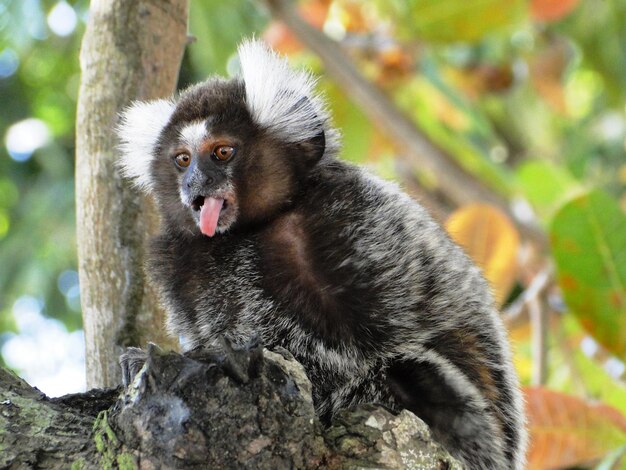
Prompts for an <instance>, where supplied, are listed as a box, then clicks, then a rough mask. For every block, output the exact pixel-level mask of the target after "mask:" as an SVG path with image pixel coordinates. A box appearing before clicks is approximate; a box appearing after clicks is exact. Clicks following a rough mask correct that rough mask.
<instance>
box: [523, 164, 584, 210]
mask: <svg viewBox="0 0 626 470" xmlns="http://www.w3.org/2000/svg"><path fill="white" fill-rule="evenodd" d="M516 175H517V179H518V182H519V185H520V187H521V189H522V191H523V192H524V196H526V198H527V199H528V201H529V202H530V203H531V204H532V205H533V207H534V208H535V209H536V210H537V212H538V213H539V215H540V216H542V217H543V218H546V217H548V216H550V215H552V214H553V213H554V211H555V209H556V208H557V207H558V206H559V205H560V204H561V203H562V202H563V201H564V200H565V199H566V198H568V196H571V195H572V192H573V191H577V190H579V189H580V185H579V184H578V182H577V181H576V180H575V179H574V177H573V176H572V175H571V174H570V173H569V172H568V171H567V170H566V169H564V168H562V167H558V166H556V165H554V164H552V163H550V162H546V161H540V160H534V161H528V162H524V163H523V164H522V165H520V167H519V168H518V169H517V172H516Z"/></svg>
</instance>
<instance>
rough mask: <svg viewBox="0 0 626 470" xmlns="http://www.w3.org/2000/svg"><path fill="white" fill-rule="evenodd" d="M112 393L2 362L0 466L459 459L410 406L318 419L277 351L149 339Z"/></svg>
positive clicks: (404, 464)
mask: <svg viewBox="0 0 626 470" xmlns="http://www.w3.org/2000/svg"><path fill="white" fill-rule="evenodd" d="M115 392H116V391H115V390H110V391H104V392H102V391H100V392H94V391H92V392H88V394H79V395H71V396H67V397H63V398H62V399H57V400H49V399H47V398H45V397H44V396H43V395H41V393H39V392H38V391H36V390H33V389H31V388H30V387H29V386H28V385H27V384H26V383H24V382H23V381H21V380H20V379H18V378H17V377H15V376H14V375H12V374H10V373H9V372H7V371H3V370H0V396H2V397H3V398H2V399H3V401H1V402H0V468H7V467H8V468H23V467H31V468H32V467H35V468H103V467H104V468H146V469H148V468H149V469H156V468H185V469H189V468H191V469H193V468H198V469H201V468H202V469H204V468H220V469H231V468H232V469H241V468H250V469H268V470H269V469H271V470H281V469H313V468H329V469H344V468H345V469H353V468H391V469H404V468H415V469H423V470H430V469H433V470H435V469H437V470H439V469H460V468H461V466H460V464H459V463H458V462H457V461H455V460H454V459H452V458H451V457H450V456H449V455H448V454H447V453H446V452H445V450H443V448H442V447H441V446H440V445H438V444H436V443H435V442H433V441H432V439H431V437H430V434H429V431H428V428H427V426H426V425H425V424H424V423H423V422H422V421H420V420H419V419H418V418H417V417H416V416H415V415H413V414H412V413H410V412H408V411H404V412H401V413H399V414H398V415H393V414H391V413H390V412H388V411H386V410H384V409H382V408H380V407H376V406H373V405H366V406H361V407H359V408H356V409H354V410H351V411H344V412H342V413H341V414H340V416H339V417H338V418H337V419H336V420H335V421H334V422H333V423H332V424H331V426H330V427H328V428H323V427H322V426H321V425H320V423H319V422H318V420H317V418H316V417H315V414H314V410H313V403H312V399H311V384H310V382H309V380H308V379H307V377H306V375H305V374H304V370H303V368H302V366H301V365H300V364H298V363H297V362H296V361H295V360H294V359H293V358H292V357H291V355H290V354H289V353H287V352H286V351H284V350H283V351H277V352H270V351H264V352H262V351H261V349H260V348H259V347H254V348H251V349H249V350H240V351H234V350H232V349H230V348H228V347H226V348H225V349H222V350H217V351H213V352H211V353H207V352H202V353H199V354H196V355H191V356H181V355H179V354H177V353H165V352H162V351H160V350H159V349H158V348H156V347H151V348H149V350H148V354H147V358H146V361H145V364H143V367H141V368H140V369H139V371H138V373H137V374H136V375H135V377H134V380H133V381H132V383H131V384H130V386H129V387H128V388H127V389H126V390H125V391H124V392H123V393H122V394H121V395H120V396H119V398H118V399H117V401H115V399H114V398H113V397H114V396H116V393H115ZM113 401H115V403H114V404H113V406H112V407H110V408H109V409H108V410H106V411H101V410H103V409H105V408H108V407H109V406H110V405H111V404H112V403H113ZM98 411H100V413H99V414H98V417H97V418H96V417H95V414H96V413H97V412H98Z"/></svg>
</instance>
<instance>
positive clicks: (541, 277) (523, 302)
mask: <svg viewBox="0 0 626 470" xmlns="http://www.w3.org/2000/svg"><path fill="white" fill-rule="evenodd" d="M552 272H553V268H552V266H551V265H550V266H548V267H546V268H545V269H543V270H542V271H540V272H539V273H538V274H537V275H536V276H535V277H534V278H533V280H532V281H531V282H530V284H529V285H528V287H527V288H526V290H525V291H524V292H522V293H521V294H520V295H519V296H518V297H517V299H516V300H515V302H513V303H512V304H511V305H509V307H507V309H506V310H504V312H503V321H504V324H505V325H506V326H507V328H509V329H513V328H515V327H516V326H519V325H521V324H523V323H525V319H524V318H523V315H522V314H523V313H524V311H525V310H526V309H527V308H528V307H529V304H530V303H531V302H532V301H534V300H535V299H537V298H538V297H539V296H540V295H542V294H543V292H545V291H546V290H547V289H548V288H549V287H550V286H551V285H552Z"/></svg>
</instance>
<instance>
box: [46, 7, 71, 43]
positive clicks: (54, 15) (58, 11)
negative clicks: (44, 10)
mask: <svg viewBox="0 0 626 470" xmlns="http://www.w3.org/2000/svg"><path fill="white" fill-rule="evenodd" d="M77 21H78V17H77V16H76V12H75V11H74V9H73V8H72V7H71V6H70V5H68V4H67V2H64V1H61V2H59V3H57V4H56V5H55V6H54V8H53V9H52V10H50V13H49V14H48V26H49V27H50V29H51V30H52V32H53V33H54V34H56V35H57V36H69V35H70V34H72V33H73V32H74V30H75V29H76V23H77Z"/></svg>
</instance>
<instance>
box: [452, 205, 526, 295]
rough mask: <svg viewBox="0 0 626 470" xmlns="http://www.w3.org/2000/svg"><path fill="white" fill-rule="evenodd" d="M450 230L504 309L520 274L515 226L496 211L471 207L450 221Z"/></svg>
mask: <svg viewBox="0 0 626 470" xmlns="http://www.w3.org/2000/svg"><path fill="white" fill-rule="evenodd" d="M446 229H447V230H448V232H449V233H450V236H451V237H452V238H453V239H454V240H455V241H456V242H457V243H458V244H459V245H461V246H462V247H463V248H464V249H465V251H466V252H467V254H468V255H469V256H470V257H471V258H472V259H473V260H474V262H475V263H476V264H477V265H478V266H479V267H480V268H482V270H483V273H484V275H485V277H486V278H487V280H488V281H489V284H490V285H491V287H492V289H493V290H494V295H495V298H496V301H497V302H498V304H499V305H502V303H503V302H504V301H505V300H506V298H507V295H508V293H509V292H510V290H511V287H513V283H514V282H515V277H516V274H517V253H518V250H519V244H520V241H519V234H518V233H517V229H516V228H515V226H514V225H513V224H512V223H511V221H510V220H509V218H508V217H507V216H506V215H505V214H504V213H502V212H501V211H500V210H499V209H496V208H495V207H492V206H489V205H487V204H470V205H467V206H464V207H461V208H460V209H458V210H456V211H455V212H454V213H453V214H452V215H451V216H450V217H449V218H448V221H447V222H446Z"/></svg>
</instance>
